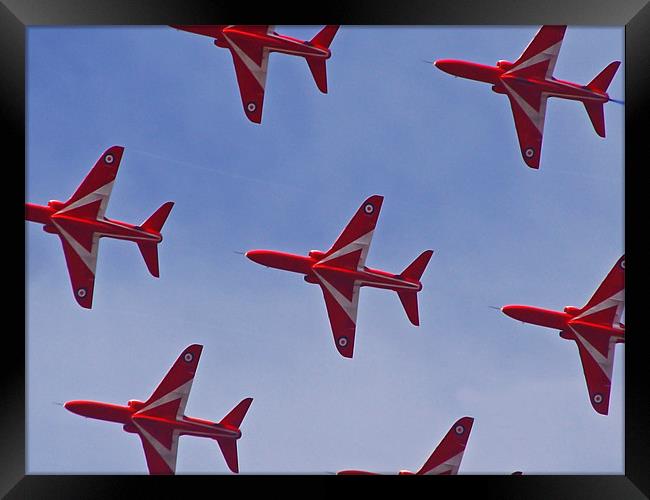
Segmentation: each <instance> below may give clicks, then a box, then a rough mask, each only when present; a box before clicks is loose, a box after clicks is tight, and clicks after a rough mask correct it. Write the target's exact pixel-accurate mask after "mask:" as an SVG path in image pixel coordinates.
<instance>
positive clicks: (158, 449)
mask: <svg viewBox="0 0 650 500" xmlns="http://www.w3.org/2000/svg"><path fill="white" fill-rule="evenodd" d="M132 422H133V424H134V425H135V429H136V432H137V434H138V436H140V440H141V441H142V447H143V449H144V456H145V458H146V459H147V467H148V469H149V474H174V473H175V472H176V457H177V455H178V437H179V435H180V434H179V431H178V430H177V429H174V428H173V427H171V426H169V425H166V424H164V423H161V422H155V421H152V420H148V419H138V418H134V419H133V420H132Z"/></svg>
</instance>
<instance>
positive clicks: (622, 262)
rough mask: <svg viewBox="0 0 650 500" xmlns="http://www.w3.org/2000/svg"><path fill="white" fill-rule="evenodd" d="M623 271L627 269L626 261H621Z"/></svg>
mask: <svg viewBox="0 0 650 500" xmlns="http://www.w3.org/2000/svg"><path fill="white" fill-rule="evenodd" d="M621 269H625V259H623V260H622V261H621Z"/></svg>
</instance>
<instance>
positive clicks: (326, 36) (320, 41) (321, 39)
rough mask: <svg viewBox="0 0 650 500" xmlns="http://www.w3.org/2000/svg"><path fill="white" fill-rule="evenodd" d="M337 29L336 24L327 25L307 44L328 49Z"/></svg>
mask: <svg viewBox="0 0 650 500" xmlns="http://www.w3.org/2000/svg"><path fill="white" fill-rule="evenodd" d="M338 29H339V25H338V24H328V25H327V26H325V27H324V28H323V29H322V30H320V31H319V32H318V33H317V34H316V36H315V37H314V38H312V39H311V40H310V41H309V43H310V44H311V45H316V46H317V47H323V48H325V49H329V47H330V45H331V43H332V40H333V39H334V35H336V32H337V31H338Z"/></svg>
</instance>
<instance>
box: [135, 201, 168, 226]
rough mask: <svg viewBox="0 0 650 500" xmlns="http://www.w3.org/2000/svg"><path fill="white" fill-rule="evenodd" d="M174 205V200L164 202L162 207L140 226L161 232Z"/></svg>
mask: <svg viewBox="0 0 650 500" xmlns="http://www.w3.org/2000/svg"><path fill="white" fill-rule="evenodd" d="M173 206H174V202H173V201H168V202H167V203H163V204H162V205H161V207H160V208H159V209H158V210H156V211H155V212H154V213H153V214H151V216H150V217H149V218H148V219H147V220H146V221H144V222H143V223H142V224H141V226H140V227H142V228H143V229H147V230H149V231H155V232H157V233H160V231H161V229H162V227H163V226H164V225H165V221H166V220H167V217H168V216H169V212H171V210H172V208H173Z"/></svg>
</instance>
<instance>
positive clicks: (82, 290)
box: [77, 288, 88, 299]
mask: <svg viewBox="0 0 650 500" xmlns="http://www.w3.org/2000/svg"><path fill="white" fill-rule="evenodd" d="M87 293H88V292H86V289H85V288H80V289H79V290H77V297H79V298H80V299H83V298H84V297H85V296H86V294H87Z"/></svg>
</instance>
